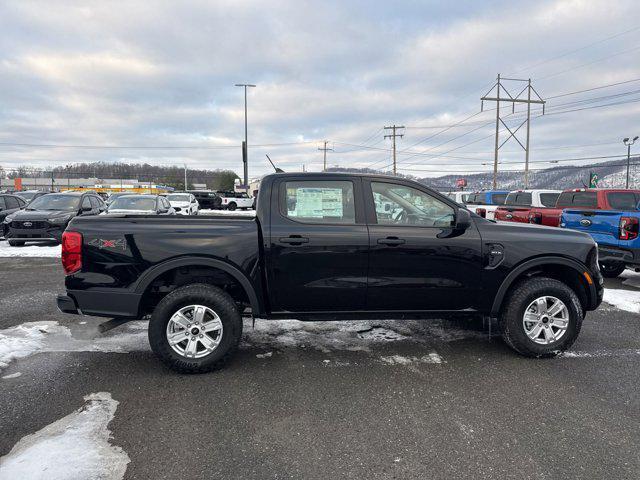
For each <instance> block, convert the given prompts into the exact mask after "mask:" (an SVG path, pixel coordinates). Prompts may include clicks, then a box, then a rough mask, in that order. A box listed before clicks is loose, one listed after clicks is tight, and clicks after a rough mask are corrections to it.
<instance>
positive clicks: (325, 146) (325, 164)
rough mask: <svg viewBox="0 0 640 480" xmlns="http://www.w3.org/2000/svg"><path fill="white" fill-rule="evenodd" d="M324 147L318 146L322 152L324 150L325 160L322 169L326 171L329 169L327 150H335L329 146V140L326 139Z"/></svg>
mask: <svg viewBox="0 0 640 480" xmlns="http://www.w3.org/2000/svg"><path fill="white" fill-rule="evenodd" d="M322 143H324V147H318V150H320V151H321V152H323V157H324V161H323V163H322V165H323V166H322V171H323V172H326V171H327V152H333V148H327V143H329V141H328V140H325V141H324V142H322Z"/></svg>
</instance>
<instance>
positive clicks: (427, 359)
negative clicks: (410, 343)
mask: <svg viewBox="0 0 640 480" xmlns="http://www.w3.org/2000/svg"><path fill="white" fill-rule="evenodd" d="M380 360H381V361H382V363H386V364H387V365H412V364H415V363H444V360H443V359H442V357H441V356H440V355H438V354H437V353H436V352H432V353H430V354H428V355H423V356H422V357H405V356H403V355H390V356H386V357H380Z"/></svg>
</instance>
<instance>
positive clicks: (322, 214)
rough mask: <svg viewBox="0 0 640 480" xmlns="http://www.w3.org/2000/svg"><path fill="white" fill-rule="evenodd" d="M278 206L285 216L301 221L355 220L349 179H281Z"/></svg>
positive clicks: (353, 221)
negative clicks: (281, 189)
mask: <svg viewBox="0 0 640 480" xmlns="http://www.w3.org/2000/svg"><path fill="white" fill-rule="evenodd" d="M280 207H281V211H282V213H283V214H284V216H285V217H287V218H290V219H291V220H295V221H297V222H301V223H329V224H331V223H339V224H355V223H356V210H355V195H354V193H353V183H352V182H351V181H342V180H326V181H319V180H313V181H312V180H302V181H292V182H285V183H284V188H283V195H282V197H281V205H280Z"/></svg>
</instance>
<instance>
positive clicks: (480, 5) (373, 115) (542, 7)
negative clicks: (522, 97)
mask: <svg viewBox="0 0 640 480" xmlns="http://www.w3.org/2000/svg"><path fill="white" fill-rule="evenodd" d="M448 3H450V4H451V5H449V4H447V3H444V2H437V1H432V2H401V3H399V2H392V3H389V4H384V5H377V4H375V3H371V2H363V1H362V2H359V1H358V2H332V3H329V2H292V1H290V2H285V1H280V2H269V3H268V4H265V3H264V2H243V1H216V2H204V1H202V2H201V1H190V2H159V1H158V2H149V1H137V2H136V1H132V2H100V3H98V2H94V3H89V4H87V5H82V4H78V3H76V2H55V3H51V2H7V3H3V4H2V5H0V142H9V143H32V144H63V145H72V144H74V145H76V144H79V145H121V146H122V145H146V146H152V145H155V146H163V145H173V146H179V145H183V146H198V145H230V146H236V148H234V149H229V150H223V149H218V150H195V149H185V150H165V149H147V150H136V149H129V150H127V149H119V150H107V149H105V150H86V149H65V148H55V149H53V148H25V147H12V148H10V147H6V146H5V147H0V165H2V166H3V167H4V168H5V169H6V168H11V167H15V166H18V165H21V164H34V165H54V164H65V163H73V162H81V161H95V160H105V161H119V160H126V161H147V162H149V163H157V164H166V163H182V162H187V163H188V164H189V165H192V166H194V167H196V166H197V167H204V168H233V169H235V170H236V171H240V168H241V167H240V148H239V143H240V141H241V140H242V137H243V106H242V91H241V89H238V88H235V87H234V86H233V84H234V83H237V82H243V81H249V82H254V83H257V84H258V87H257V88H256V89H252V91H250V95H249V120H250V143H252V144H272V143H288V142H299V141H300V142H301V141H318V140H322V139H325V138H327V139H329V140H333V141H335V142H336V143H335V144H334V148H335V152H334V153H331V154H330V163H331V164H339V165H341V166H350V165H353V166H367V165H369V164H371V163H373V162H378V163H377V166H384V165H385V164H387V158H388V157H389V153H388V152H387V151H382V150H380V151H377V150H353V147H349V146H345V145H342V144H341V143H339V142H344V143H359V142H362V141H363V140H365V139H367V138H369V137H371V136H372V135H373V134H374V133H375V132H376V131H377V130H379V129H380V128H381V127H382V126H383V125H385V124H389V123H394V122H395V123H398V124H405V125H409V126H411V125H413V126H417V125H434V124H435V125H440V124H448V123H451V122H454V121H458V120H461V119H462V118H464V117H466V116H468V115H470V114H471V113H473V112H475V111H477V110H478V108H479V103H480V102H479V97H480V95H481V94H482V93H484V92H483V91H482V90H483V88H484V89H488V87H489V84H490V82H491V80H492V79H493V78H494V77H495V75H496V73H497V72H502V73H503V74H510V73H517V74H518V75H519V76H525V77H528V76H531V77H532V78H533V79H534V82H535V85H536V87H537V88H538V90H539V91H540V93H541V94H542V95H543V96H551V95H556V94H560V93H563V92H567V91H572V90H578V89H582V88H589V87H592V86H596V85H601V84H605V83H610V82H615V81H622V80H627V79H630V78H637V77H640V65H639V64H638V62H637V61H635V60H634V59H636V58H637V51H636V52H635V53H634V52H631V53H629V54H627V55H619V56H617V57H612V58H610V59H608V60H605V61H602V62H598V63H594V64H592V65H588V66H585V67H580V68H576V67H579V66H580V65H582V64H584V63H587V62H590V61H593V60H597V59H599V58H603V57H606V56H608V55H615V54H616V53H618V52H621V51H623V50H625V49H631V48H633V47H635V46H637V45H640V30H636V31H633V32H630V33H628V34H626V35H621V36H619V37H617V38H614V39H611V40H609V41H606V42H601V43H599V44H597V45H594V46H592V47H590V48H587V49H584V50H581V51H578V52H575V53H573V54H571V55H567V56H564V57H561V58H558V59H555V60H553V61H549V62H546V63H543V64H541V65H538V66H536V64H538V63H540V62H542V61H544V60H546V59H550V58H553V57H556V56H558V55H561V54H563V53H565V52H568V51H571V50H573V49H577V48H580V47H582V46H584V45H587V44H590V43H592V42H595V41H598V40H600V39H603V38H605V37H608V36H611V35H613V34H615V33H617V32H622V31H624V30H625V29H630V28H632V27H633V26H634V21H633V18H634V17H633V13H634V12H633V7H634V4H633V2H631V1H623V0H620V1H615V2H611V1H604V0H582V1H581V0H566V1H565V0H556V1H551V0H549V1H544V2H527V1H516V2H513V1H512V2H506V1H505V2H497V1H492V2H448ZM532 65H533V66H534V68H530V67H531V66H532ZM571 68H574V69H573V70H571V71H569V72H566V73H563V74H561V75H557V76H554V77H550V78H548V79H544V77H545V76H548V75H550V74H553V73H555V72H560V71H563V70H568V69H571ZM536 79H540V80H539V81H538V80H536ZM634 85H635V87H634ZM634 88H636V89H640V83H638V84H630V85H625V86H621V87H618V88H616V89H607V90H601V91H597V92H594V93H593V94H591V96H598V95H606V94H610V93H617V92H624V91H630V90H633V89H634ZM639 97H640V96H638V95H636V96H629V97H623V98H622V100H624V99H625V98H627V99H629V98H639ZM578 98H580V99H582V98H588V95H583V96H580V97H578V96H576V97H568V98H563V99H557V100H556V101H555V102H554V101H551V102H550V103H549V106H550V107H551V106H552V105H553V104H554V103H556V104H559V103H563V102H566V101H571V100H574V99H578ZM638 113H640V104H638V103H630V104H625V105H619V106H615V107H610V108H606V109H604V108H603V109H593V110H586V111H584V112H579V113H573V114H566V115H556V116H551V115H550V116H549V117H546V118H539V119H536V120H535V121H534V122H533V132H532V135H533V136H532V146H533V147H534V151H533V154H532V160H544V159H550V158H558V157H570V156H592V155H593V156H595V155H606V154H615V153H617V152H620V153H623V152H622V148H620V146H616V145H602V146H594V147H588V148H574V149H568V148H564V147H566V146H568V145H584V144H592V143H606V142H609V143H613V142H619V140H620V137H621V136H626V135H629V134H631V133H633V132H629V129H633V128H634V127H635V128H638V127H637V125H638V122H637V120H638ZM491 119H492V113H491V112H487V113H485V114H482V115H479V116H477V117H476V118H474V119H473V122H477V121H478V120H486V121H487V122H490V121H491ZM470 123H472V122H471V121H470ZM471 128H472V127H465V128H455V129H451V130H450V131H447V132H443V133H441V134H439V135H438V136H436V137H434V138H433V139H431V140H428V141H425V142H423V143H421V144H419V145H417V146H416V147H414V148H413V149H414V150H415V151H425V150H426V153H428V154H432V153H438V152H439V153H443V152H446V151H448V150H450V149H452V148H456V147H458V146H460V145H463V144H465V143H468V142H472V141H474V140H476V139H481V138H482V137H486V136H487V135H490V134H491V131H492V127H491V126H490V125H489V126H487V127H486V128H483V129H480V130H478V131H477V132H474V133H471V134H468V135H467V136H465V137H462V138H460V139H459V140H456V141H452V142H450V143H447V144H446V145H443V146H442V147H436V146H437V145H438V144H440V143H442V142H446V141H447V140H449V139H451V138H453V137H455V136H457V135H460V134H462V133H465V132H467V131H469V130H470V129H471ZM437 131H438V130H418V129H410V130H407V131H406V136H405V138H404V139H403V140H401V143H400V148H407V146H410V145H412V144H414V143H416V142H418V141H420V140H421V139H424V138H425V137H427V136H429V135H433V134H434V133H436V132H437ZM381 140H382V133H380V135H379V136H377V138H376V139H375V141H374V140H373V139H372V140H371V142H370V143H371V144H373V146H374V147H376V148H388V147H389V145H388V143H385V142H383V141H381ZM317 146H318V145H317V144H316V143H309V144H300V145H292V146H281V147H268V148H267V147H265V148H262V147H255V148H252V149H251V155H252V157H251V158H252V165H251V173H252V174H256V175H257V174H261V173H265V172H266V171H268V165H267V163H266V162H265V161H263V158H264V157H263V155H264V153H270V154H271V156H272V158H274V159H275V160H276V161H277V162H278V163H279V164H280V165H282V166H283V167H284V168H285V169H286V168H289V169H297V168H300V167H301V165H302V164H306V165H307V167H308V168H309V169H311V170H318V169H320V168H321V162H322V159H321V155H320V152H318V151H317ZM554 146H557V147H559V148H558V149H557V150H554V149H551V148H549V147H554ZM560 147H561V148H560ZM491 148H492V139H491V138H488V139H485V140H482V141H478V142H477V143H474V144H472V145H469V146H468V147H465V148H461V149H458V150H456V151H454V152H450V153H449V154H448V155H453V156H462V157H469V158H478V160H461V159H458V160H455V161H454V160H453V159H451V160H450V162H449V159H448V158H439V159H430V158H428V157H413V158H410V159H405V157H406V155H401V156H400V159H401V162H400V165H401V166H405V167H406V168H411V169H424V170H430V171H431V172H432V174H436V173H444V171H466V170H475V171H477V170H482V169H484V168H485V167H482V166H481V165H480V164H481V162H482V161H483V160H485V159H490V158H491V154H490V151H491ZM538 148H539V150H536V149H538ZM477 152H480V153H477ZM509 152H514V153H509ZM503 158H504V159H505V161H516V160H521V159H522V155H521V154H519V153H516V148H515V146H510V147H508V148H507V147H505V150H504V153H503ZM447 162H449V163H450V164H449V165H442V164H443V163H447ZM459 163H467V164H469V165H470V166H460V165H457V164H459ZM401 171H402V170H401ZM406 173H417V172H415V171H410V170H406Z"/></svg>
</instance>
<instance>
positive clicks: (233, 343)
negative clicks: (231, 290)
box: [149, 284, 242, 373]
mask: <svg viewBox="0 0 640 480" xmlns="http://www.w3.org/2000/svg"><path fill="white" fill-rule="evenodd" d="M241 336H242V317H241V315H240V312H239V311H238V309H237V307H236V304H235V302H234V301H233V298H231V297H230V296H229V295H228V294H227V293H226V292H224V291H223V290H221V289H219V288H217V287H214V286H211V285H205V284H192V285H187V286H184V287H181V288H178V289H176V290H174V291H173V292H171V293H169V294H168V295H167V296H166V297H164V298H163V299H162V300H161V301H160V303H158V305H157V307H156V308H155V310H154V312H153V315H152V316H151V320H150V322H149V343H150V344H151V349H152V350H153V352H154V353H155V354H156V356H157V357H158V358H159V359H160V360H161V361H162V362H163V363H164V364H165V365H167V366H168V367H169V368H171V369H172V370H175V371H177V372H179V373H205V372H211V371H213V370H216V369H218V368H221V367H222V366H224V364H225V363H227V362H228V361H229V360H230V359H231V357H232V356H233V354H234V353H235V351H236V350H237V348H238V343H239V342H240V337H241Z"/></svg>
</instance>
